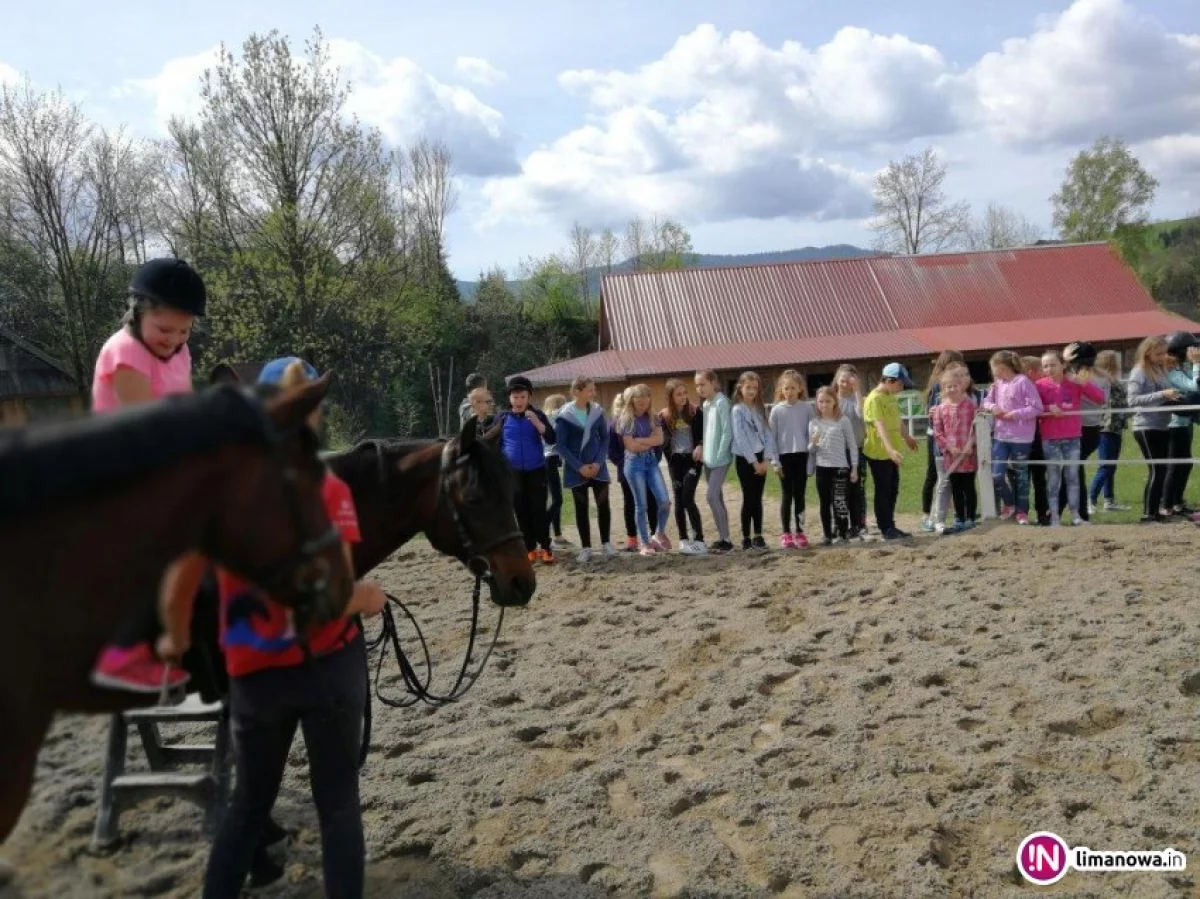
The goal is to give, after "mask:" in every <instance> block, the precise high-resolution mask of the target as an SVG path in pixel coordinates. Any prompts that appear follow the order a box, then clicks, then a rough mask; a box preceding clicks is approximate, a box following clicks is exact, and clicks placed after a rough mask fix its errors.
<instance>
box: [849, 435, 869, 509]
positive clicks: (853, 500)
mask: <svg viewBox="0 0 1200 899" xmlns="http://www.w3.org/2000/svg"><path fill="white" fill-rule="evenodd" d="M862 449H863V448H862V447H861V446H860V447H859V448H858V483H854V484H851V485H850V522H851V530H858V529H859V528H862V529H863V530H866V527H867V474H868V473H869V472H870V471H871V466H870V465H868V464H867V457H866V456H864V455H863V451H862Z"/></svg>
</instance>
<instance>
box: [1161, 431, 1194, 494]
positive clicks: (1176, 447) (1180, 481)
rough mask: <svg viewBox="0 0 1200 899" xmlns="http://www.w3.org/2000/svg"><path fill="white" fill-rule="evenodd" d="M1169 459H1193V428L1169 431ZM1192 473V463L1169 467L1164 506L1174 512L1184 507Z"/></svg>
mask: <svg viewBox="0 0 1200 899" xmlns="http://www.w3.org/2000/svg"><path fill="white" fill-rule="evenodd" d="M1167 435H1168V437H1167V458H1168V459H1190V458H1192V426H1191V425H1188V426H1187V427H1184V428H1168V429H1167ZM1191 473H1192V463H1191V462H1184V463H1183V464H1182V465H1169V466H1167V480H1166V482H1165V483H1164V484H1163V505H1164V506H1166V507H1167V508H1168V509H1171V510H1172V511H1174V510H1175V509H1178V508H1179V507H1180V506H1182V505H1183V495H1184V494H1185V493H1186V492H1187V482H1188V477H1190V476H1191Z"/></svg>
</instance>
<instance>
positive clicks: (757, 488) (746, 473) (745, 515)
mask: <svg viewBox="0 0 1200 899" xmlns="http://www.w3.org/2000/svg"><path fill="white" fill-rule="evenodd" d="M734 462H735V463H736V467H737V477H738V483H739V484H740V485H741V487H742V539H743V540H748V539H749V538H751V537H761V536H762V531H763V491H764V490H766V487H767V476H766V475H765V474H755V473H754V468H753V467H752V466H751V465H750V463H749V462H747V461H746V460H745V459H743V458H742V457H741V456H734Z"/></svg>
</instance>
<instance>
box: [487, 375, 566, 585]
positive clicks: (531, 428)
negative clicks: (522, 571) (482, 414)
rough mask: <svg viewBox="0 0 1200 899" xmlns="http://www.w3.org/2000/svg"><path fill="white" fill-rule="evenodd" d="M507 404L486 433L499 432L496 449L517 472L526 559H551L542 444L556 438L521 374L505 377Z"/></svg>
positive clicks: (515, 502) (517, 508) (519, 521)
mask: <svg viewBox="0 0 1200 899" xmlns="http://www.w3.org/2000/svg"><path fill="white" fill-rule="evenodd" d="M508 405H509V408H508V409H506V410H505V411H503V412H501V413H500V414H499V415H497V416H496V423H495V424H494V425H493V426H492V429H491V431H490V433H498V434H499V435H500V449H501V451H502V452H503V453H504V458H505V459H507V460H508V464H509V465H510V466H512V470H513V472H514V473H515V474H516V476H517V489H516V493H515V494H514V495H513V506H514V508H515V511H516V513H517V524H518V525H519V526H520V528H521V533H522V534H524V535H525V549H526V551H527V552H528V553H529V561H531V562H543V563H545V564H547V565H549V564H551V563H553V562H554V551H553V550H552V549H551V548H550V516H549V488H548V484H547V481H546V455H545V446H546V445H547V444H549V445H553V444H554V443H555V442H556V438H555V436H554V427H553V426H552V425H551V424H550V419H549V418H547V417H546V413H544V412H543V411H542V410H541V409H536V408H534V406H533V384H532V383H530V381H529V379H528V378H526V377H524V376H522V375H514V376H513V377H511V378H509V379H508Z"/></svg>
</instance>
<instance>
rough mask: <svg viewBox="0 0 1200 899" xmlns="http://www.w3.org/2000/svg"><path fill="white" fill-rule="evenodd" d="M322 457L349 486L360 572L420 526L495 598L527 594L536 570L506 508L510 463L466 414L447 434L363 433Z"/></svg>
mask: <svg viewBox="0 0 1200 899" xmlns="http://www.w3.org/2000/svg"><path fill="white" fill-rule="evenodd" d="M326 463H327V464H328V465H329V468H330V470H331V471H333V473H334V474H336V475H337V476H338V477H340V478H341V479H342V480H343V481H345V482H346V483H347V485H349V487H350V490H351V492H352V493H353V494H354V505H355V507H356V508H357V510H358V519H359V530H360V531H361V532H362V542H361V543H358V544H357V545H355V547H354V570H355V571H356V572H357V573H358V575H359V576H360V577H361V576H363V575H365V574H366V573H367V572H369V571H370V570H371V569H372V568H374V567H375V566H376V565H378V564H379V563H380V562H382V561H383V560H385V559H386V558H387V557H388V556H390V555H391V554H392V553H394V552H395V551H396V550H398V549H399V548H400V547H402V546H403V545H404V544H405V543H407V542H408V541H409V540H411V539H412V538H413V537H415V536H416V535H417V534H420V533H423V534H425V536H426V537H428V538H429V542H430V544H431V545H432V546H433V548H434V549H436V550H437V551H438V552H440V553H443V554H445V555H447V556H452V557H453V558H456V559H458V560H459V561H461V562H462V563H463V564H464V565H466V566H467V567H468V568H470V569H471V570H472V572H477V573H479V574H481V575H482V576H483V578H484V580H485V582H486V583H487V584H488V586H489V588H490V590H491V595H492V601H493V602H495V603H496V604H497V605H501V606H522V605H525V604H526V603H528V602H529V600H530V599H531V598H532V597H533V594H534V591H535V590H536V589H537V578H536V576H535V575H534V572H533V566H532V565H531V564H530V562H529V557H528V556H527V555H526V553H525V544H524V541H523V540H522V538H521V529H520V528H519V527H517V519H516V515H515V514H514V512H513V490H514V479H513V474H512V469H510V468H509V466H508V462H507V461H505V459H504V456H503V454H501V452H500V448H499V446H497V444H496V441H495V440H494V439H492V438H485V437H483V436H481V435H480V434H479V433H478V432H477V429H476V422H475V419H474V418H472V419H469V420H468V421H467V423H466V424H465V425H464V426H463V429H462V431H461V433H460V434H459V435H458V436H457V437H455V438H454V439H453V440H450V441H448V442H446V441H440V440H411V441H404V440H368V441H366V442H364V443H360V444H359V445H358V446H356V447H354V449H352V450H348V451H346V452H344V453H335V454H333V455H330V456H328V457H327V458H326Z"/></svg>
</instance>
